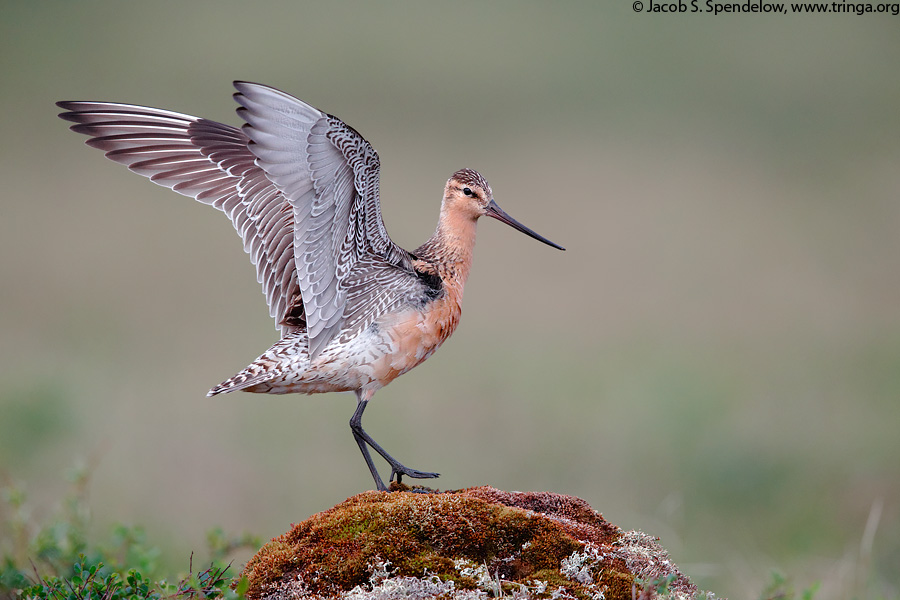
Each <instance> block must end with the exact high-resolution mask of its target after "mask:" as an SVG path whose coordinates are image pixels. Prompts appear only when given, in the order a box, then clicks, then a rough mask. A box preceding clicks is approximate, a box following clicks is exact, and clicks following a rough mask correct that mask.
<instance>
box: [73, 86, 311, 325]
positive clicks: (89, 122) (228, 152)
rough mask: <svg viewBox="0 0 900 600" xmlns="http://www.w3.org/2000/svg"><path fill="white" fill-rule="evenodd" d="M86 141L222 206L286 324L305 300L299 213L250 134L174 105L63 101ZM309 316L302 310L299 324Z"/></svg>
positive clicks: (167, 183)
mask: <svg viewBox="0 0 900 600" xmlns="http://www.w3.org/2000/svg"><path fill="white" fill-rule="evenodd" d="M57 105H58V106H59V107H61V108H63V109H65V110H66V111H67V112H64V113H61V114H60V115H59V116H60V117H61V118H63V119H65V120H67V121H73V122H75V123H76V125H73V126H72V127H71V129H72V130H73V131H76V132H78V133H83V134H85V135H88V136H90V137H91V139H89V140H88V141H87V144H88V145H89V146H91V147H94V148H99V149H100V150H104V151H105V152H106V156H107V158H109V159H111V160H114V161H116V162H118V163H122V164H124V165H126V166H128V168H129V169H131V170H132V171H134V172H135V173H138V174H140V175H143V176H144V177H148V178H150V180H151V181H153V182H154V183H157V184H159V185H162V186H165V187H167V188H171V189H173V190H175V191H176V192H178V193H180V194H183V195H185V196H189V197H191V198H194V199H196V200H198V201H200V202H203V203H204V204H209V205H211V206H214V207H215V208H217V209H219V210H221V211H223V212H224V213H225V214H226V215H227V216H228V218H229V219H231V222H232V224H233V225H234V228H235V229H236V230H237V232H238V234H240V236H241V238H242V239H243V241H244V250H245V251H246V252H247V253H248V254H250V260H251V261H252V262H253V264H254V265H255V266H256V277H257V280H258V281H259V282H260V283H261V284H262V287H263V293H265V295H266V302H267V303H268V305H269V314H270V315H271V316H272V317H274V318H275V319H276V321H277V322H278V323H279V324H280V326H281V330H282V335H284V334H285V333H287V332H288V331H290V330H292V329H296V327H291V326H289V325H284V324H281V322H282V319H283V318H284V317H285V315H286V314H287V312H288V311H289V310H290V309H291V306H292V304H297V303H299V296H300V287H299V285H298V282H297V271H296V269H295V268H294V248H293V245H294V237H293V234H294V214H293V209H292V207H291V205H290V204H288V203H287V202H286V200H285V197H284V196H283V195H282V193H281V191H280V190H278V188H277V187H275V186H274V185H273V184H272V182H271V181H269V179H268V178H267V177H266V174H265V172H264V171H263V170H262V169H261V168H259V167H258V166H257V165H256V164H255V160H256V157H255V156H254V155H253V154H252V153H251V152H250V150H249V148H248V147H247V146H248V143H249V139H248V138H247V136H246V135H245V134H244V133H243V132H242V131H241V130H240V129H237V128H235V127H231V126H230V125H223V124H222V123H217V122H215V121H209V120H207V119H200V118H197V117H192V116H189V115H184V114H180V113H176V112H171V111H167V110H160V109H156V108H148V107H144V106H133V105H130V104H119V103H113V102H58V103H57ZM300 320H302V315H299V316H296V317H295V319H294V323H295V324H296V323H299V321H300Z"/></svg>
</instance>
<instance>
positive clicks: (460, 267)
mask: <svg viewBox="0 0 900 600" xmlns="http://www.w3.org/2000/svg"><path fill="white" fill-rule="evenodd" d="M476 224H477V220H476V219H474V218H472V217H471V216H470V215H467V214H464V213H461V212H459V211H454V210H450V209H448V208H447V207H446V206H442V207H441V217H440V219H439V220H438V225H437V228H436V229H435V230H434V234H432V236H431V238H429V239H428V241H427V242H425V243H424V244H422V246H420V247H419V248H418V249H417V250H416V255H417V256H420V257H421V258H423V259H425V260H427V261H429V262H431V263H433V264H434V265H435V267H436V268H437V270H438V273H439V275H440V276H441V279H442V280H443V281H444V284H445V285H448V286H451V287H454V288H458V293H459V295H460V296H462V291H463V286H465V284H466V279H468V277H469V269H470V268H471V266H472V253H473V251H474V250H475V229H476Z"/></svg>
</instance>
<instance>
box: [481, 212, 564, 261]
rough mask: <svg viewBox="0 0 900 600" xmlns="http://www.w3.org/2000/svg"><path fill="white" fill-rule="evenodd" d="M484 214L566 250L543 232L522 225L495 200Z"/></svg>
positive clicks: (549, 244) (540, 240)
mask: <svg viewBox="0 0 900 600" xmlns="http://www.w3.org/2000/svg"><path fill="white" fill-rule="evenodd" d="M484 214H485V215H486V216H488V217H494V218H495V219H497V220H498V221H500V222H501V223H506V224H507V225H509V226H510V227H512V228H514V229H518V230H519V231H521V232H522V233H524V234H525V235H528V236H531V237H533V238H534V239H536V240H538V241H539V242H544V243H545V244H547V245H548V246H553V247H554V248H557V249H559V250H565V248H563V247H562V246H560V245H559V244H554V243H553V242H551V241H550V240H548V239H547V238H545V237H544V236H542V235H541V234H539V233H537V232H536V231H534V230H532V229H529V228H528V227H525V226H524V225H522V224H521V223H519V222H518V221H516V220H515V219H513V218H512V217H511V216H509V215H508V214H506V211H504V210H503V209H502V208H500V207H499V206H498V205H497V203H496V202H494V201H493V200H491V202H490V204H488V205H487V210H486V211H485V213H484Z"/></svg>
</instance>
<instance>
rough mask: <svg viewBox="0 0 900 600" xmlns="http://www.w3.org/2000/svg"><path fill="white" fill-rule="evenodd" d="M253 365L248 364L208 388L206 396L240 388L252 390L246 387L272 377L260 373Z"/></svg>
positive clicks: (268, 374) (235, 390) (265, 373)
mask: <svg viewBox="0 0 900 600" xmlns="http://www.w3.org/2000/svg"><path fill="white" fill-rule="evenodd" d="M254 366H255V365H250V366H249V367H247V368H246V369H244V370H243V371H241V372H240V373H238V374H237V375H235V376H234V377H231V378H229V379H226V380H225V381H223V382H222V383H220V384H219V385H217V386H216V387H214V388H213V389H211V390H209V392H207V394H206V396H207V397H209V396H217V395H219V394H227V393H228V392H237V391H240V390H247V391H253V390H248V388H251V387H253V386H255V385H259V384H261V383H265V382H266V381H268V380H269V379H271V378H272V374H271V373H267V372H262V373H260V372H259V371H258V370H257V369H254V368H253V367H254Z"/></svg>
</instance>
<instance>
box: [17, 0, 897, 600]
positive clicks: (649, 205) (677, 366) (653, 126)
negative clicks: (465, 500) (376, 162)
mask: <svg viewBox="0 0 900 600" xmlns="http://www.w3.org/2000/svg"><path fill="white" fill-rule="evenodd" d="M898 24H900V21H898V18H897V17H891V16H888V15H870V16H864V17H858V16H856V15H852V14H851V15H827V16H810V15H730V16H719V17H713V16H710V15H661V16H658V15H648V14H635V13H634V12H632V9H631V4H630V2H624V1H623V2H605V3H598V2H570V3H558V2H555V3H551V2H491V3H477V2H455V3H452V4H451V3H421V2H401V3H361V2H328V3H324V2H323V3H317V4H306V3H302V2H254V3H249V2H215V3H213V2H208V3H203V2H190V3H189V2H174V1H173V2H152V3H149V2H147V3H136V2H132V3H125V2H113V1H104V2H100V1H98V2H62V1H59V2H51V1H43V2H25V1H22V2H14V1H9V0H7V1H5V2H3V3H2V4H0V75H2V86H0V99H2V108H3V110H2V116H0V122H2V131H3V138H4V143H3V144H2V147H0V181H2V186H0V190H2V191H0V195H2V196H0V203H2V213H0V309H2V310H0V332H2V333H0V477H3V478H4V479H5V480H7V481H21V482H25V483H26V485H27V486H28V488H29V489H30V490H31V491H32V494H33V495H35V496H36V497H37V498H38V499H39V503H38V507H39V508H38V510H44V511H50V510H51V509H52V504H53V502H54V501H55V500H54V499H58V498H59V496H60V493H61V491H60V490H61V489H62V488H63V486H64V482H63V478H62V476H61V474H62V473H63V472H65V471H66V469H68V468H69V467H70V466H71V465H72V464H73V463H75V462H77V461H78V460H82V461H86V462H89V463H91V464H92V465H94V467H93V469H94V474H93V483H92V485H91V499H90V502H91V506H92V508H93V511H94V521H95V524H96V526H97V527H98V528H100V527H106V526H107V525H108V524H109V523H113V522H116V521H123V522H131V523H141V524H144V525H146V526H147V527H148V530H149V531H150V541H151V542H154V543H157V544H159V545H160V546H162V547H163V548H165V550H166V558H167V560H169V561H171V562H172V564H173V565H176V566H177V567H180V568H183V567H185V566H186V563H187V560H188V557H189V554H190V552H191V550H194V549H201V548H202V547H203V539H204V532H205V531H207V530H208V529H210V528H211V527H214V526H221V527H223V528H225V529H226V530H229V531H243V530H248V531H251V532H253V533H255V534H257V535H260V536H263V537H264V538H268V537H272V536H275V535H277V534H280V533H282V532H283V531H285V530H286V529H287V528H288V526H289V524H290V523H292V522H299V521H301V520H303V519H305V518H306V517H308V516H309V515H310V514H312V513H314V512H317V511H320V510H324V509H326V508H329V507H331V506H332V505H334V504H336V503H337V502H339V501H341V500H343V499H344V498H346V497H347V496H349V495H352V494H355V493H358V492H361V491H363V490H366V489H369V488H370V487H371V485H372V482H371V480H370V478H369V475H368V472H367V470H366V467H365V464H364V462H363V460H362V459H361V457H360V456H359V450H358V449H357V447H356V444H354V443H353V439H352V436H351V434H350V431H349V428H348V426H347V421H348V420H349V418H350V415H351V413H352V410H353V408H354V402H355V400H354V397H353V395H352V394H331V395H319V396H312V397H306V396H287V397H266V396H258V395H249V394H233V395H228V396H225V397H217V398H213V399H209V398H206V397H205V393H206V391H207V390H208V389H209V388H210V387H212V386H213V385H215V384H216V383H218V382H220V381H221V380H223V379H225V378H226V377H228V376H230V375H232V374H233V373H235V372H237V371H238V370H240V369H241V368H242V367H244V366H245V365H246V364H247V363H248V362H249V361H250V360H252V359H253V358H255V357H256V356H257V355H258V354H259V353H260V352H262V351H263V350H265V349H266V348H267V347H268V346H269V345H270V344H271V343H272V342H273V341H274V340H275V331H274V328H273V323H272V322H271V320H270V319H269V318H268V316H267V311H266V308H265V303H264V299H263V296H262V294H261V291H260V288H259V285H258V284H257V283H256V282H255V277H254V271H253V268H252V267H251V265H250V263H249V260H248V259H247V257H246V255H245V254H244V253H243V251H242V248H241V244H240V243H239V241H238V239H237V236H236V235H235V232H234V231H233V229H232V228H231V226H230V224H229V223H228V221H227V220H226V219H225V218H224V216H223V215H221V214H220V213H217V212H216V211H214V210H212V209H210V208H209V207H207V206H203V205H200V204H198V203H195V202H193V201H191V200H189V199H187V198H184V197H182V196H179V195H177V194H174V193H172V192H170V191H167V190H165V189H163V188H160V187H157V186H154V185H152V184H150V183H149V182H147V181H146V180H144V179H143V178H141V177H138V176H136V175H134V174H132V173H129V172H128V171H127V170H126V169H124V168H122V167H121V166H119V165H116V164H114V163H112V162H109V161H107V160H105V159H104V158H103V156H102V155H101V154H100V153H99V152H97V151H95V150H92V149H90V148H87V147H84V146H83V141H84V138H83V137H82V136H78V135H75V134H73V133H71V132H69V131H68V130H67V128H66V125H67V124H66V123H64V122H62V121H60V120H59V119H57V118H56V116H55V115H56V113H57V112H58V111H57V110H56V108H55V107H54V105H53V103H54V102H55V101H56V100H63V99H71V100H114V101H122V102H132V103H139V104H147V105H151V106H159V107H163V108H169V109H172V110H177V111H181V112H186V113H190V114H196V115H200V116H205V117H208V118H213V119H217V120H221V121H225V122H229V123H233V124H237V123H239V119H238V118H237V117H236V116H235V115H234V113H233V111H234V108H235V105H234V103H233V101H232V100H231V98H230V94H231V93H232V91H233V90H232V88H231V85H230V82H231V80H233V79H247V80H251V81H259V82H263V83H267V84H270V85H274V86H276V87H279V88H281V89H284V90H286V91H287V92H289V93H291V94H294V95H296V96H298V97H300V98H303V99H304V100H306V101H307V102H310V103H311V104H313V105H315V106H317V107H319V108H321V109H323V110H325V111H328V112H330V113H333V114H336V115H338V116H340V117H341V118H342V119H344V120H346V121H347V122H348V123H350V124H352V125H353V126H354V127H355V128H357V129H358V130H359V131H360V132H362V133H363V135H364V136H366V138H367V139H369V140H370V141H371V142H372V144H373V145H374V146H375V147H376V148H377V149H378V151H379V153H380V156H381V161H382V178H381V183H382V197H383V199H384V201H383V205H384V215H385V222H386V224H387V227H388V229H389V230H390V232H391V234H392V236H393V238H394V240H395V241H397V242H398V243H400V244H401V245H403V246H405V247H407V248H413V247H415V246H416V245H418V244H419V243H421V242H422V241H424V240H425V239H426V238H427V237H428V235H430V233H431V231H432V230H433V228H434V224H435V222H436V218H437V211H438V206H439V202H440V194H441V189H442V186H443V184H444V182H445V181H446V179H447V177H448V176H449V175H450V173H452V172H453V171H454V170H456V169H459V168H461V167H466V166H469V167H474V168H477V169H479V170H480V171H481V172H482V173H484V174H485V176H486V177H487V178H488V180H489V181H490V182H491V185H492V187H493V189H494V192H495V196H496V198H497V200H498V202H499V203H500V205H501V206H503V207H504V208H505V209H506V210H507V211H508V212H509V213H510V214H512V215H513V216H515V217H516V218H518V219H519V220H521V221H522V222H524V223H526V224H527V225H529V226H530V227H532V228H534V229H536V230H537V231H539V232H540V233H542V234H544V235H546V236H547V237H549V238H550V239H552V240H554V241H556V242H559V243H560V244H562V245H564V246H566V247H567V248H568V251H567V252H566V253H560V252H557V251H554V250H552V249H549V248H547V247H546V246H543V245H541V244H539V243H537V242H535V241H533V240H530V239H528V238H527V237H525V236H522V235H521V234H519V233H517V232H515V231H513V230H511V229H509V228H506V227H504V226H502V225H500V224H499V223H497V222H495V221H489V222H483V223H482V224H481V228H480V237H479V241H478V250H477V252H476V260H475V267H474V269H473V272H472V275H471V277H470V280H469V284H468V286H467V292H466V305H465V311H464V316H463V320H462V325H461V326H460V328H459V330H458V331H457V333H456V334H455V335H454V337H453V339H452V340H451V341H450V342H448V343H447V344H446V345H445V346H444V347H443V348H442V349H441V351H440V352H438V353H437V355H436V356H435V357H433V358H432V359H431V360H429V361H428V362H427V363H425V364H424V365H422V366H420V367H419V368H417V369H416V370H414V371H413V372H411V373H410V374H408V375H406V376H405V377H402V378H400V379H399V380H398V381H396V382H394V383H393V384H392V385H391V386H389V387H388V388H387V389H385V390H383V391H382V392H380V393H379V394H378V395H377V396H376V400H375V401H374V403H373V406H371V407H370V408H369V410H368V411H367V413H366V427H367V430H368V431H369V432H370V433H372V434H373V435H374V437H375V438H376V439H378V440H379V441H380V442H381V443H382V444H384V445H385V447H386V448H387V449H388V450H389V451H391V452H392V453H393V454H394V455H395V456H397V457H398V458H400V459H401V460H403V461H404V462H405V463H406V464H408V465H410V466H412V467H416V468H421V469H426V470H436V471H439V472H441V473H442V477H441V479H440V480H439V481H438V484H439V485H440V486H441V487H443V488H459V487H466V486H472V485H481V484H489V485H493V486H496V487H498V488H503V489H512V490H551V491H555V492H560V493H565V494H574V495H577V496H580V497H582V498H584V499H586V500H587V501H588V502H590V504H591V505H592V506H593V507H594V508H596V509H597V510H599V511H601V512H602V513H603V514H604V516H605V517H607V518H608V519H609V520H611V521H613V522H614V523H616V524H618V525H620V526H622V527H624V528H639V529H642V530H644V531H647V532H649V533H651V534H653V535H656V536H659V537H660V538H661V540H662V543H663V544H664V545H665V546H666V547H667V548H668V549H669V550H670V552H671V554H672V557H673V559H674V560H675V562H676V563H678V564H679V565H680V566H681V567H682V568H683V569H684V570H685V571H686V572H687V573H688V574H689V575H691V576H692V577H693V578H694V579H695V581H696V582H697V583H699V584H700V585H701V586H703V587H705V588H707V589H711V590H712V591H714V592H716V593H717V594H720V595H725V596H731V597H732V598H743V597H755V596H757V595H758V594H759V593H760V591H761V590H762V589H763V588H764V587H765V585H766V583H767V582H768V581H769V579H770V571H771V570H772V569H777V570H780V571H781V572H783V573H785V574H786V575H787V576H788V577H790V578H791V579H792V580H793V581H794V582H795V583H796V585H797V587H798V588H801V587H807V586H809V585H810V584H812V583H813V582H820V583H821V586H822V587H821V589H820V591H819V594H818V595H817V598H841V597H848V596H850V595H853V594H854V593H855V595H856V597H864V596H867V597H873V598H874V597H896V596H897V594H898V593H900V591H898V589H900V575H898V572H900V516H898V513H900V402H898V400H900V310H898V309H900V168H898V164H900V108H898V107H900V71H898V68H897V67H898V65H900V36H898V34H897V26H898ZM41 502H42V503H41ZM0 517H3V515H0ZM867 523H868V524H869V526H868V534H866V528H867ZM173 568H174V567H173ZM859 590H863V591H862V592H860V591H859ZM854 591H855V592H854Z"/></svg>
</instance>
